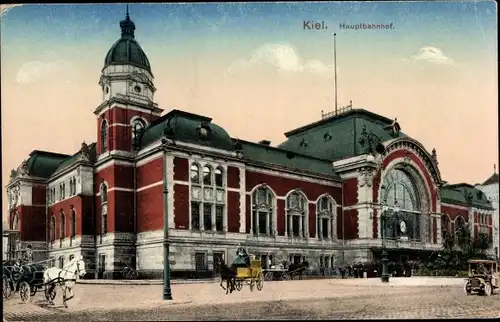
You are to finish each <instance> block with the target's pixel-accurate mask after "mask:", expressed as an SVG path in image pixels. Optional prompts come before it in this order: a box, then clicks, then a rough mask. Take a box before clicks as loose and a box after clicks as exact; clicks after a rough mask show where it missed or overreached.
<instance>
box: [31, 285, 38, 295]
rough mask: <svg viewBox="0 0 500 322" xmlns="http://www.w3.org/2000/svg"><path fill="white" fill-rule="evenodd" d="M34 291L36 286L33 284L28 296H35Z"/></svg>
mask: <svg viewBox="0 0 500 322" xmlns="http://www.w3.org/2000/svg"><path fill="white" fill-rule="evenodd" d="M36 291H37V287H36V286H33V287H32V288H31V292H30V296H35V295H36Z"/></svg>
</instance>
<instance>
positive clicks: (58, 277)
mask: <svg viewBox="0 0 500 322" xmlns="http://www.w3.org/2000/svg"><path fill="white" fill-rule="evenodd" d="M85 274H86V271H85V262H84V261H83V257H82V256H79V257H75V258H73V259H72V260H71V261H69V262H68V263H67V264H66V265H64V266H63V268H62V269H61V268H57V267H50V268H48V269H47V270H45V272H44V273H43V283H44V284H45V294H49V295H50V294H52V291H53V290H54V288H55V287H56V286H57V285H59V286H60V287H61V290H62V292H63V304H64V306H65V307H66V308H67V307H68V305H67V304H66V301H68V300H71V299H72V298H73V297H74V296H75V295H74V293H73V287H74V286H75V282H76V280H77V277H83V276H84V275H85ZM66 291H69V295H70V296H69V297H66ZM47 299H48V300H49V303H50V304H54V297H53V296H47Z"/></svg>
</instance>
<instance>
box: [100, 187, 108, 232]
mask: <svg viewBox="0 0 500 322" xmlns="http://www.w3.org/2000/svg"><path fill="white" fill-rule="evenodd" d="M107 232H108V186H107V185H106V184H105V183H104V182H103V183H102V184H101V234H102V235H104V234H106V233H107Z"/></svg>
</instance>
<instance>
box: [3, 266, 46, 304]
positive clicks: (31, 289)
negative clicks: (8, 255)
mask: <svg viewBox="0 0 500 322" xmlns="http://www.w3.org/2000/svg"><path fill="white" fill-rule="evenodd" d="M45 269H46V267H45V266H43V265H41V264H40V263H33V264H28V265H18V264H16V261H6V262H4V263H3V290H2V291H3V292H2V293H3V297H4V298H5V299H7V298H9V297H10V296H11V295H12V292H19V296H20V297H21V300H22V301H23V302H24V303H27V302H28V301H29V300H30V298H31V297H32V296H34V295H35V294H36V292H37V291H38V290H39V289H42V288H43V286H45V284H44V283H43V272H44V271H45Z"/></svg>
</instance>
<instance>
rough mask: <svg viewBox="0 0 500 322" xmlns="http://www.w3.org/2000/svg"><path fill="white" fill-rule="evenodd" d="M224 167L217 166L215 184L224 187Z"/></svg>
mask: <svg viewBox="0 0 500 322" xmlns="http://www.w3.org/2000/svg"><path fill="white" fill-rule="evenodd" d="M222 173H223V172H222V169H221V167H217V169H215V186H216V187H223V186H224V178H223V174H222Z"/></svg>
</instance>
